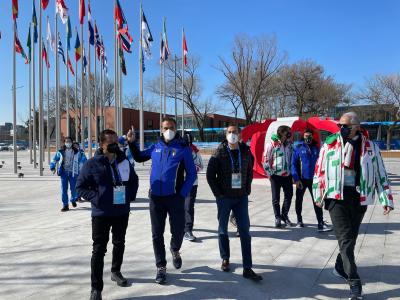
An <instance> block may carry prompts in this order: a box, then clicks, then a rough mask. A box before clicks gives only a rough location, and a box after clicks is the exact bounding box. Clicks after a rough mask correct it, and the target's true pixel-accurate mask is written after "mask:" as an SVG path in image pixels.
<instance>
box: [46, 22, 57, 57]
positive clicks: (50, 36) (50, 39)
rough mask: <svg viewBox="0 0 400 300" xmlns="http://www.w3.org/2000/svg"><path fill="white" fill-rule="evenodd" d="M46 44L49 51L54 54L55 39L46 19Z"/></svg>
mask: <svg viewBox="0 0 400 300" xmlns="http://www.w3.org/2000/svg"><path fill="white" fill-rule="evenodd" d="M46 39H47V42H48V43H49V45H50V49H51V50H52V51H53V52H54V53H56V51H57V49H56V37H55V36H54V35H53V33H52V32H51V27H50V21H49V20H48V19H47V38H46Z"/></svg>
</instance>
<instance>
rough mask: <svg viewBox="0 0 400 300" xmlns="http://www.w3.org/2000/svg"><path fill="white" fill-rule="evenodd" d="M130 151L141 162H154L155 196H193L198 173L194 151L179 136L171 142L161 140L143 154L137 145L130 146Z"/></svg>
mask: <svg viewBox="0 0 400 300" xmlns="http://www.w3.org/2000/svg"><path fill="white" fill-rule="evenodd" d="M129 148H130V149H131V152H132V154H133V156H134V158H135V160H136V161H137V162H144V161H147V160H149V159H151V160H152V165H151V175H150V195H151V196H171V195H174V194H178V195H180V196H181V197H183V198H186V197H187V196H188V195H189V193H190V190H191V189H192V186H193V183H194V182H195V181H196V178H197V172H196V167H195V165H194V162H193V157H192V150H191V149H190V148H189V147H188V146H187V144H186V142H185V141H184V140H183V139H182V138H181V137H180V136H179V135H177V136H176V137H175V138H174V139H173V140H172V141H170V142H169V143H166V142H165V141H164V138H162V137H161V138H160V139H159V140H158V142H157V143H156V144H155V145H153V146H151V147H150V148H148V149H146V150H144V151H140V150H139V148H138V145H137V144H136V143H129ZM185 172H186V177H185V176H184V175H185V174H184V173H185Z"/></svg>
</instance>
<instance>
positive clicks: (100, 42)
mask: <svg viewBox="0 0 400 300" xmlns="http://www.w3.org/2000/svg"><path fill="white" fill-rule="evenodd" d="M96 53H97V59H98V60H101V61H102V60H103V57H104V44H103V39H102V38H100V37H99V39H98V40H96Z"/></svg>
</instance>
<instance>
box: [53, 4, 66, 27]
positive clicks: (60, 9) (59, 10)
mask: <svg viewBox="0 0 400 300" xmlns="http://www.w3.org/2000/svg"><path fill="white" fill-rule="evenodd" d="M56 14H59V15H60V18H61V21H62V22H63V24H65V23H67V21H68V8H67V6H66V5H65V2H64V0H56Z"/></svg>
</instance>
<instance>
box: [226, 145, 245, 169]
mask: <svg viewBox="0 0 400 300" xmlns="http://www.w3.org/2000/svg"><path fill="white" fill-rule="evenodd" d="M227 149H228V153H229V157H230V159H231V167H232V173H235V164H234V162H233V157H232V153H231V149H229V146H227ZM238 152H239V153H238V163H239V173H241V171H242V154H241V153H240V147H238Z"/></svg>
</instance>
